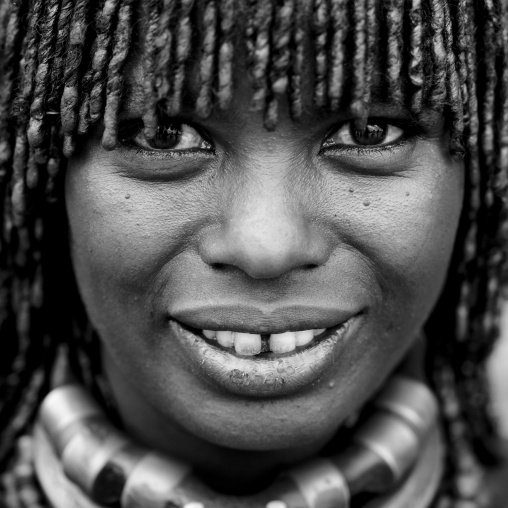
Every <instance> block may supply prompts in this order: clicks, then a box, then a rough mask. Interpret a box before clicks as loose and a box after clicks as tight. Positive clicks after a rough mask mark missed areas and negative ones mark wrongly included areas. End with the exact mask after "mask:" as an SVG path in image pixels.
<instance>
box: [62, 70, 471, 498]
mask: <svg viewBox="0 0 508 508" xmlns="http://www.w3.org/2000/svg"><path fill="white" fill-rule="evenodd" d="M130 79H131V80H132V81H133V82H134V83H136V82H138V83H140V82H141V81H140V80H141V73H140V69H139V67H136V64H134V65H133V66H132V71H131V78H130ZM134 90H136V87H134ZM250 96H251V90H250V87H249V83H248V82H247V80H243V81H241V83H240V84H239V87H238V90H237V92H236V95H235V99H234V102H233V104H232V106H231V108H230V109H229V110H228V111H227V112H223V113H220V114H218V113H217V114H214V115H212V116H211V117H210V118H209V119H207V120H205V121H203V120H200V119H198V118H197V117H195V116H194V115H193V114H192V113H189V114H187V115H185V116H184V118H183V122H184V123H185V122H187V124H186V125H184V126H181V125H180V126H179V129H181V131H180V132H181V133H180V134H178V135H177V143H176V144H174V145H173V146H172V148H160V147H159V148H157V147H156V148H154V147H153V146H150V145H149V143H148V142H147V141H146V139H144V138H143V135H142V132H139V133H137V134H135V135H131V138H130V140H128V141H124V142H123V146H121V147H119V148H118V149H117V150H115V151H112V152H108V151H106V150H104V149H103V148H102V147H101V145H100V134H101V133H100V132H97V133H96V134H95V135H94V136H93V137H91V138H90V139H88V140H87V141H86V143H84V144H83V146H82V147H81V148H80V150H79V151H78V153H77V154H76V155H75V157H74V158H72V159H71V160H70V161H69V168H68V172H67V181H66V203H67V212H68V217H69V225H70V233H71V252H72V259H73V265H74V270H75V273H76V276H77V281H78V286H79V290H80V293H81V296H82V299H83V302H84V304H85V306H86V309H87V312H88V314H89V317H90V320H91V322H92V324H93V325H94V327H95V328H96V330H97V331H98V333H99V336H100V338H101V341H102V346H103V348H102V351H103V363H104V368H105V372H106V375H107V377H108V379H109V381H110V383H111V387H112V390H113V393H114V396H115V398H116V402H117V405H118V408H119V411H120V414H121V416H122V418H123V421H124V423H125V426H126V428H127V430H128V431H129V433H130V434H131V435H132V436H134V437H135V438H137V439H139V440H140V441H142V442H143V443H145V444H147V445H149V446H152V447H154V448H157V449H159V450H163V451H165V452H167V453H169V454H171V455H173V456H178V457H180V458H181V459H184V460H186V461H188V462H190V463H192V464H193V465H194V466H195V467H196V468H197V469H198V470H200V471H201V472H203V473H204V474H205V476H206V477H207V478H208V479H211V480H212V482H214V483H215V484H216V485H218V486H219V487H221V488H227V487H225V485H227V484H228V482H229V481H230V480H231V479H235V481H237V482H240V484H242V483H243V485H244V486H245V485H252V484H255V482H256V481H257V480H262V479H263V478H266V477H271V475H273V473H274V472H276V471H279V470H280V469H282V468H283V467H285V466H287V465H289V464H294V463H295V462H296V461H300V460H304V459H306V458H308V457H311V456H313V455H314V454H316V453H317V452H318V451H319V450H321V449H322V448H323V446H324V445H325V444H326V443H327V442H328V441H329V440H330V439H331V437H332V436H333V435H334V434H335V433H336V432H337V429H338V428H339V427H340V426H341V424H342V423H343V422H344V421H345V420H346V419H347V418H348V417H349V416H351V415H353V414H354V413H355V411H357V410H358V409H359V408H360V407H361V406H362V404H364V402H365V401H366V400H367V399H368V398H369V397H371V396H372V395H373V394H374V393H375V391H376V390H377V389H378V388H379V386H380V385H381V384H382V383H383V381H384V380H385V379H386V377H387V376H388V375H389V374H390V373H391V372H392V371H393V370H394V368H395V367H396V366H397V364H399V363H400V361H401V360H402V358H403V357H404V356H405V355H406V354H407V352H408V351H409V350H410V349H411V348H412V347H413V346H414V345H415V343H416V341H417V338H418V336H419V335H420V332H421V329H422V327H423V324H424V323H425V321H426V319H427V318H428V316H429V314H430V312H431V311H432V309H433V307H434V305H435V303H436V301H437V298H438V296H439V294H440V291H441V289H442V286H443V284H444V281H445V278H446V273H447V267H448V264H449V261H450V257H451V252H452V249H453V243H454V239H455V235H456V231H457V226H458V220H459V216H460V212H461V207H462V199H463V186H464V176H463V166H462V163H461V162H460V161H457V160H454V159H453V158H452V157H451V156H450V155H449V153H448V136H447V134H446V129H445V126H444V122H443V119H442V118H441V117H440V116H439V115H437V114H434V113H428V114H426V115H424V116H423V118H422V120H421V121H420V123H419V124H418V125H417V126H414V125H413V124H412V122H411V119H410V115H409V113H408V112H407V111H404V110H396V109H393V108H391V107H388V106H387V105H386V104H383V103H381V102H380V101H374V104H373V107H372V111H371V118H372V120H370V121H369V122H370V125H373V126H376V125H377V128H376V129H374V136H377V137H376V138H375V141H376V142H375V143H374V144H373V145H369V146H366V145H365V144H361V143H360V142H359V141H361V142H363V141H365V138H361V139H360V138H359V137H355V133H354V129H352V130H351V128H350V126H351V122H350V120H351V119H350V118H349V116H348V114H347V112H340V113H339V114H335V115H331V114H323V113H322V112H318V111H314V110H312V109H310V110H308V112H307V114H306V116H305V117H304V118H303V119H302V120H301V121H299V122H293V121H292V120H291V119H290V117H289V114H288V112H287V107H286V106H285V104H283V107H282V111H281V118H280V120H279V124H278V126H277V129H276V131H275V132H268V131H266V130H265V129H264V128H263V122H262V115H261V114H255V113H252V112H250V111H249V109H248V107H246V104H248V103H249V98H250ZM138 99H139V96H138V95H137V94H136V92H134V93H133V94H132V95H131V96H130V98H129V99H128V101H127V106H126V111H125V112H124V119H127V120H129V121H130V120H132V119H136V118H139V117H141V116H142V107H141V104H142V103H141V101H139V100H138ZM180 121H182V119H180ZM127 125H130V124H127ZM379 129H381V131H382V132H381V133H379V132H378V133H376V132H375V131H376V130H377V131H379ZM371 130H372V129H371ZM130 134H132V132H131V133H130ZM383 136H384V137H383ZM164 139H166V138H164ZM379 140H380V141H379ZM378 141H379V142H378ZM162 146H163V145H162ZM168 146H169V145H168ZM337 309H338V310H337ZM175 320H176V321H177V322H179V323H183V324H184V325H186V326H190V327H192V328H193V329H195V330H202V329H209V330H230V331H235V332H245V333H250V334H256V333H280V332H283V331H287V330H294V331H297V330H308V329H317V328H320V329H321V328H325V329H327V330H328V332H327V333H329V336H330V337H331V338H329V339H328V341H326V340H324V341H323V342H322V344H325V343H326V344H327V346H326V348H325V347H324V346H322V351H321V350H319V351H321V352H320V353H319V354H320V355H321V356H322V357H323V358H324V359H323V358H321V356H319V355H318V354H317V353H316V355H317V356H319V359H317V360H316V359H315V358H314V357H312V356H311V354H310V353H309V354H308V356H305V354H304V355H301V357H299V358H300V360H299V362H300V364H301V365H303V367H302V368H303V371H305V365H306V362H307V363H312V366H314V367H315V368H314V367H312V368H309V371H312V372H311V373H310V374H308V375H306V376H302V377H301V378H299V377H298V375H296V376H294V377H291V376H289V374H288V375H286V373H284V374H281V379H282V380H283V385H284V386H283V387H282V388H280V389H274V390H272V391H270V390H271V389H270V390H268V389H267V390H264V388H263V387H261V388H260V386H257V385H256V384H255V383H254V388H253V387H252V385H251V386H250V387H249V388H245V387H242V386H241V387H240V388H238V386H237V385H235V384H234V383H231V382H229V381H228V382H226V381H225V382H222V381H221V379H222V378H221V379H218V376H215V375H214V374H213V373H212V374H210V373H209V371H207V370H206V368H203V365H205V366H206V365H208V364H207V363H206V362H204V361H203V362H200V361H198V360H199V354H198V353H196V352H193V351H192V350H191V349H192V348H190V347H189V345H188V343H187V342H186V340H184V339H183V338H182V337H183V335H184V334H183V332H182V329H181V328H180V327H179V326H178V325H175ZM337 326H339V329H340V333H339V332H336V331H334V330H336V329H337ZM342 326H344V328H345V330H342V328H341V327H342ZM200 340H202V337H201V338H197V339H195V341H196V343H199V341H200ZM199 344H201V343H199ZM214 347H215V346H214V345H213V344H212V345H211V346H210V347H209V348H208V350H207V351H208V352H210V351H212V353H210V355H211V360H210V365H212V367H211V369H212V370H213V369H214V368H215V367H217V365H218V366H219V367H220V368H219V367H217V369H218V370H219V371H220V373H221V375H222V374H223V373H224V372H226V373H230V371H232V370H233V369H235V367H236V368H237V370H238V369H239V367H238V366H239V365H240V366H241V369H242V371H243V372H246V373H250V374H252V373H253V372H254V371H255V369H256V368H257V367H256V366H257V365H259V363H258V364H255V362H256V361H258V360H259V358H258V357H241V356H239V355H237V354H236V353H235V352H234V350H229V351H228V350H224V349H221V348H218V347H215V349H214ZM309 349H311V350H312V347H310V348H309ZM314 350H318V348H314ZM216 351H218V352H219V353H218V356H217V358H215V356H214V355H215V352H216ZM291 355H292V353H289V356H288V359H287V362H288V363H287V364H286V365H289V366H290V367H291V365H293V364H292V363H291V362H292V361H293V360H292V357H291ZM293 355H294V356H295V355H296V353H293ZM316 355H315V356H316ZM418 358H419V356H418V355H417V359H416V364H418V363H419V359H418ZM197 359H198V360H197ZM272 360H273V358H272ZM207 361H208V360H207ZM239 361H241V362H243V363H238V362H239ZM285 361H286V360H285ZM253 362H254V363H253ZM313 362H314V363H313ZM300 364H298V365H300ZM301 365H300V366H301ZM267 368H268V367H267ZM299 368H300V367H299ZM228 369H229V370H228ZM249 369H250V370H249ZM263 372H265V371H263ZM284 376H286V377H284ZM219 377H220V376H219ZM295 380H296V381H295ZM262 388H263V389H262Z"/></svg>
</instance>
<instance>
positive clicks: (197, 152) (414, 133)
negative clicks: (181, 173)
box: [118, 118, 422, 160]
mask: <svg viewBox="0 0 508 508" xmlns="http://www.w3.org/2000/svg"><path fill="white" fill-rule="evenodd" d="M376 122H377V123H381V122H382V123H385V124H387V125H391V126H394V127H397V128H399V129H401V130H402V131H403V134H402V135H401V136H400V138H398V139H397V140H395V141H393V142H390V143H388V144H385V145H380V146H375V145H372V146H369V145H355V146H354V145H346V144H336V145H331V146H323V145H324V143H325V141H326V140H327V139H329V138H330V137H331V136H332V135H333V134H334V133H337V132H338V131H339V130H340V129H341V128H343V127H344V126H346V125H348V124H350V123H351V121H348V122H342V123H341V124H339V125H335V126H334V127H333V128H332V129H330V130H329V131H328V134H327V135H326V136H325V141H323V144H322V146H321V148H320V150H319V154H323V155H324V154H334V153H336V154H339V153H340V154H342V155H350V156H351V155H355V156H358V157H362V156H367V155H387V154H390V153H394V152H396V151H398V150H399V149H401V148H402V147H403V146H405V145H407V144H408V143H410V142H411V141H412V140H414V139H418V138H419V137H420V135H421V133H422V129H421V127H420V126H419V125H418V124H416V123H415V122H411V121H409V122H407V121H406V122H404V121H396V120H390V121H387V120H386V119H380V118H369V120H368V124H371V125H372V124H376ZM175 123H179V124H180V125H183V124H185V125H188V126H189V127H191V128H193V129H194V130H196V131H197V132H198V134H199V135H200V136H201V137H202V138H203V139H204V140H205V141H206V143H207V144H209V145H210V149H200V148H194V149H183V150H174V149H166V150H164V149H161V150H157V149H154V150H146V149H144V148H141V147H139V146H136V145H134V144H133V142H132V141H133V139H134V138H135V137H136V136H137V135H138V134H139V133H140V132H141V131H142V130H143V122H142V120H140V119H136V120H130V121H129V120H128V121H125V122H124V125H123V126H122V124H121V125H120V128H119V136H118V139H119V143H118V144H119V148H121V149H125V150H128V151H135V153H136V155H140V156H142V157H144V158H149V159H159V160H160V159H178V158H182V157H196V156H201V157H203V156H204V157H207V156H209V155H215V149H214V147H213V144H212V142H211V141H210V140H209V138H208V137H207V136H205V135H203V133H202V132H201V131H200V130H199V129H198V128H197V127H195V126H194V125H192V123H190V122H186V121H177V122H175Z"/></svg>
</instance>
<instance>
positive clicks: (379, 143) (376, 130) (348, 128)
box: [323, 121, 406, 148]
mask: <svg viewBox="0 0 508 508" xmlns="http://www.w3.org/2000/svg"><path fill="white" fill-rule="evenodd" d="M405 134H406V132H405V131H404V130H403V129H401V128H400V127H397V126H395V125H392V124H389V123H388V122H385V121H372V122H370V123H368V124H367V125H366V127H365V129H357V128H356V126H355V123H354V122H347V123H345V124H343V125H342V126H341V127H339V128H338V129H337V130H335V131H333V132H332V133H331V134H330V135H329V136H328V137H327V138H326V139H325V141H324V142H323V148H331V147H337V148H340V147H341V146H342V147H356V148H362V147H365V148H369V147H371V148H376V147H384V146H389V145H393V144H396V143H397V142H400V141H402V140H403V139H404V138H405Z"/></svg>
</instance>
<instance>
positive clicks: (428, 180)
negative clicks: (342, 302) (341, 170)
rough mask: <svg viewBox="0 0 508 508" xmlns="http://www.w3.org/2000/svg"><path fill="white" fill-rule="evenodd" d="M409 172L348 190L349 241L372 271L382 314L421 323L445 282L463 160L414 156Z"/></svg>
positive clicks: (459, 203) (460, 196)
mask: <svg viewBox="0 0 508 508" xmlns="http://www.w3.org/2000/svg"><path fill="white" fill-rule="evenodd" d="M415 160H418V161H419V162H418V167H415V168H409V169H408V170H407V174H408V175H409V176H408V177H405V176H402V177H400V178H388V179H377V180H372V181H369V182H366V183H364V184H363V185H358V186H356V187H355V189H354V192H352V193H350V194H349V196H348V209H349V210H350V213H349V215H348V223H349V226H348V234H349V235H350V242H351V243H352V244H353V245H354V247H355V248H356V249H357V251H358V252H359V253H361V254H362V255H363V257H364V259H366V260H367V263H368V265H369V267H370V269H371V270H372V272H373V273H374V274H375V277H376V278H377V283H378V287H379V290H380V291H379V294H378V296H377V298H378V299H379V300H380V301H379V302H378V304H377V308H379V309H380V310H381V311H383V312H384V313H385V317H384V319H385V320H392V321H393V322H396V321H397V320H399V322H401V323H403V322H404V321H406V322H408V321H410V320H411V319H413V320H414V321H416V322H417V324H418V325H421V324H422V323H423V322H424V321H425V319H426V318H427V317H428V315H429V313H430V312H431V310H432V308H433V306H434V305H435V303H436V301H437V298H438V296H439V293H440V291H441V289H442V287H443V285H444V282H445V279H446V274H447V271H448V266H449V262H450V258H451V255H452V251H453V247H454V242H455V237H456V233H457V228H458V223H459V219H460V214H461V210H462V201H463V193H464V181H463V178H464V177H463V167H462V163H460V162H455V161H452V160H451V159H450V158H449V157H448V156H447V155H446V156H445V155H441V154H439V155H436V156H432V157H429V156H427V157H425V156H424V154H422V155H421V156H419V157H415Z"/></svg>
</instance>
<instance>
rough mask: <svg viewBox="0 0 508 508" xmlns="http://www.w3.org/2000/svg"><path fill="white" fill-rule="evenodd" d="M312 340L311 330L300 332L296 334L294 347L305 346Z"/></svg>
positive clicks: (312, 333) (312, 332)
mask: <svg viewBox="0 0 508 508" xmlns="http://www.w3.org/2000/svg"><path fill="white" fill-rule="evenodd" d="M313 338H314V331H313V330H302V331H300V332H296V345H297V346H305V345H306V344H308V343H309V342H310V341H311V340H312V339H313Z"/></svg>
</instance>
